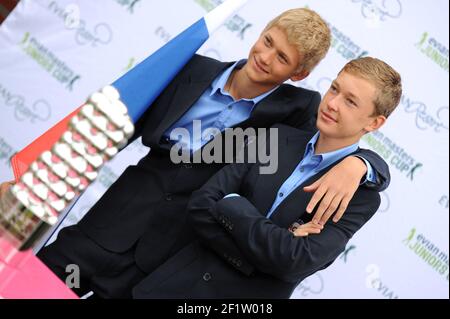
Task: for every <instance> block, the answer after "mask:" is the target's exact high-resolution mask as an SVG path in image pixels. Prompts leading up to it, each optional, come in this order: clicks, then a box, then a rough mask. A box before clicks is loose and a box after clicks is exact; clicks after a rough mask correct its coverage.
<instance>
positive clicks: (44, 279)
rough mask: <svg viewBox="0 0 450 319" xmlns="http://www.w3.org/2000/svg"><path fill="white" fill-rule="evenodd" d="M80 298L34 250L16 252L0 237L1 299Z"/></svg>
mask: <svg viewBox="0 0 450 319" xmlns="http://www.w3.org/2000/svg"><path fill="white" fill-rule="evenodd" d="M1 298H5V299H78V296H77V295H76V294H75V293H73V292H72V290H70V289H69V288H68V287H67V286H66V285H65V284H64V283H63V282H62V281H61V280H60V279H59V278H58V277H56V275H55V274H53V273H52V272H51V271H50V270H49V269H48V268H47V267H46V266H45V265H44V264H43V263H42V262H41V261H40V260H39V259H38V258H37V257H36V256H34V254H33V252H32V251H31V250H28V251H24V252H22V251H17V250H16V249H15V248H14V247H13V245H11V243H10V242H9V241H8V240H6V239H5V238H4V237H3V238H2V237H1V236H0V299H1Z"/></svg>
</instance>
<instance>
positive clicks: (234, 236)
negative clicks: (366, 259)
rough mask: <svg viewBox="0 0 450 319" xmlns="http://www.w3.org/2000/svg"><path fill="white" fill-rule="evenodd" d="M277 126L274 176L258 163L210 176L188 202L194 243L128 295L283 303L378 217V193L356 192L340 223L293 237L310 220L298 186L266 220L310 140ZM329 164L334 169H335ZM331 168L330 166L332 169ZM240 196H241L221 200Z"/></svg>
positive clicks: (304, 195)
mask: <svg viewBox="0 0 450 319" xmlns="http://www.w3.org/2000/svg"><path fill="white" fill-rule="evenodd" d="M277 127H278V128H279V139H280V142H279V152H280V154H283V156H280V159H279V160H280V164H279V171H278V172H277V173H276V174H273V175H261V174H260V171H259V168H260V165H258V164H253V165H252V164H231V165H229V166H226V167H225V168H223V169H222V170H221V171H219V172H218V173H217V174H216V175H214V176H213V177H212V178H211V179H210V180H209V181H208V182H207V183H206V184H205V185H204V186H203V187H202V188H201V189H200V190H198V191H196V192H194V194H193V195H192V198H191V200H190V203H189V209H188V211H189V213H188V214H189V217H190V220H191V222H192V225H193V227H194V229H195V230H196V232H197V234H198V238H199V241H197V242H194V243H191V244H189V245H188V246H186V247H185V248H184V249H182V250H181V251H180V252H179V253H178V254H176V255H175V256H174V257H172V258H171V259H169V260H168V261H167V262H166V263H164V264H163V265H162V266H161V267H159V268H158V269H157V270H156V271H155V272H153V273H152V274H150V275H149V276H148V277H147V278H146V279H145V280H144V281H142V282H141V283H140V284H139V285H138V286H136V287H135V289H134V297H136V298H289V297H290V295H291V294H292V292H293V290H294V289H295V287H296V286H297V285H298V284H299V283H300V282H301V281H302V280H303V279H304V278H306V277H307V276H310V275H311V274H313V273H314V272H316V271H318V270H321V269H324V268H326V267H327V266H329V265H330V264H331V263H332V262H333V261H334V260H335V259H336V258H337V257H338V256H339V254H340V253H342V252H343V251H344V249H345V246H346V244H347V242H348V240H349V239H350V238H351V237H352V236H353V234H354V233H355V232H356V231H357V230H358V229H360V228H361V227H362V226H363V225H364V224H365V223H366V222H367V221H368V220H369V219H370V218H371V217H372V216H373V214H374V213H375V212H376V211H377V209H378V207H379V205H380V196H379V194H378V192H377V191H375V190H372V189H367V188H365V187H359V189H358V190H357V192H356V194H355V196H354V197H353V199H352V200H351V202H350V204H349V206H348V209H347V210H346V212H345V214H344V216H343V217H342V219H341V220H340V221H339V222H338V223H337V224H335V223H333V222H328V223H327V224H326V225H325V228H324V230H323V231H322V233H321V234H320V235H311V236H309V237H300V238H296V237H294V236H293V234H292V233H290V232H289V231H288V228H289V227H290V225H291V224H292V223H294V222H296V221H297V222H298V221H301V222H305V223H306V222H309V221H310V220H311V218H312V215H309V214H307V213H306V212H305V211H306V206H307V204H308V202H309V200H310V198H311V194H308V193H305V192H304V191H303V190H302V188H303V186H305V185H308V184H310V183H313V182H314V181H316V180H317V179H319V178H320V177H321V176H323V175H324V174H325V173H326V172H327V171H328V170H329V169H331V167H329V168H327V169H325V170H323V171H321V172H320V173H319V174H317V175H315V176H313V177H312V178H310V179H309V180H308V181H306V182H305V183H303V185H301V186H299V187H298V188H297V189H296V190H295V191H294V192H292V193H291V194H290V195H289V197H287V198H286V199H285V200H284V201H283V202H282V203H281V204H280V206H278V208H277V209H276V210H275V212H274V213H273V215H272V217H271V218H270V219H267V218H266V214H267V212H268V211H269V209H270V208H271V206H272V204H273V202H274V200H275V198H276V196H277V193H278V190H279V188H280V187H281V185H282V184H283V183H284V181H285V180H286V179H287V178H288V177H289V176H290V174H291V173H292V171H293V170H294V169H295V167H296V166H297V165H298V163H299V160H300V159H301V158H302V157H303V154H304V152H305V148H306V145H307V143H308V141H309V140H310V139H311V137H312V134H311V133H307V132H304V131H299V130H297V129H293V128H291V127H286V126H282V125H280V126H277ZM336 164H337V163H335V164H334V165H336ZM334 165H333V166H334ZM230 193H238V194H240V195H242V197H232V198H226V199H223V198H224V196H225V195H227V194H230Z"/></svg>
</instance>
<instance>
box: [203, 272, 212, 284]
mask: <svg viewBox="0 0 450 319" xmlns="http://www.w3.org/2000/svg"><path fill="white" fill-rule="evenodd" d="M211 278H212V276H211V274H210V273H209V272H207V273H205V274H204V275H203V280H204V281H206V282H208V281H210V280H211Z"/></svg>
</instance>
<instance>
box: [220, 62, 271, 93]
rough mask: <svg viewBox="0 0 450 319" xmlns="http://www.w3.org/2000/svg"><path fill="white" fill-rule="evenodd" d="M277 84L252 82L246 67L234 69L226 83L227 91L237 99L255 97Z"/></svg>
mask: <svg viewBox="0 0 450 319" xmlns="http://www.w3.org/2000/svg"><path fill="white" fill-rule="evenodd" d="M276 86H277V85H261V84H258V83H254V82H252V81H251V80H250V79H249V78H248V76H247V74H246V73H245V70H244V68H242V69H239V70H234V71H233V72H232V73H231V74H230V77H229V78H228V81H227V83H226V84H225V91H227V92H228V93H230V95H231V96H232V97H233V98H234V99H235V100H240V99H254V98H255V97H258V96H260V95H262V94H264V93H267V92H269V91H270V90H272V89H273V88H275V87H276Z"/></svg>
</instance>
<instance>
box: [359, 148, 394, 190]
mask: <svg viewBox="0 0 450 319" xmlns="http://www.w3.org/2000/svg"><path fill="white" fill-rule="evenodd" d="M352 156H359V157H362V158H364V159H365V160H366V161H368V162H369V163H370V165H371V166H372V169H373V170H374V172H375V175H376V183H370V182H367V183H365V184H364V185H363V186H364V187H367V188H370V189H373V190H374V191H377V192H382V191H385V190H386V189H387V188H388V187H389V184H390V183H391V173H390V171H389V166H388V164H387V163H386V162H385V161H384V160H383V158H381V156H380V155H378V154H377V153H375V152H373V151H371V150H366V149H359V151H358V152H356V153H354V154H353V155H352Z"/></svg>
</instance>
